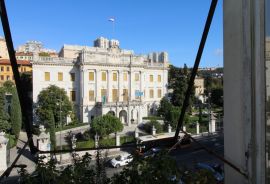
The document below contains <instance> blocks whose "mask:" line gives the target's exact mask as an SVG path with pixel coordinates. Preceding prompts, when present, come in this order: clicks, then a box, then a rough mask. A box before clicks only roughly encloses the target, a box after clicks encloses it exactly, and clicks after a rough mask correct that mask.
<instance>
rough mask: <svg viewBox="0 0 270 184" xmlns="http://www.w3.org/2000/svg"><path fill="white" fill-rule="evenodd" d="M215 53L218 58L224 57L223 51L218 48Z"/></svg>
mask: <svg viewBox="0 0 270 184" xmlns="http://www.w3.org/2000/svg"><path fill="white" fill-rule="evenodd" d="M214 53H215V55H216V56H223V49H221V48H218V49H216V50H215V52H214Z"/></svg>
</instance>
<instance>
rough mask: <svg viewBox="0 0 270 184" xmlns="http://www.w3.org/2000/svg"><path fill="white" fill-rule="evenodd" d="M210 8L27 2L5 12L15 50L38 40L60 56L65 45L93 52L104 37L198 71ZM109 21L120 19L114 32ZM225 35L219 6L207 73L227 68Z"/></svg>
mask: <svg viewBox="0 0 270 184" xmlns="http://www.w3.org/2000/svg"><path fill="white" fill-rule="evenodd" d="M75 2H76V3H75ZM210 3H211V1H210V0H203V1H201V0H170V1H168V0H167V1H166V0H136V1H135V0H133V1H132V0H130V1H127V0H91V1H89V0H77V1H74V0H56V1H55V0H54V1H53V0H47V1H36V0H24V1H6V6H7V10H8V16H9V21H10V26H11V30H12V36H13V41H14V45H15V47H17V46H18V45H20V44H23V43H25V42H26V41H27V40H38V41H41V42H43V44H44V46H45V47H46V48H52V49H55V50H57V51H59V50H60V48H61V47H62V45H63V44H78V45H90V46H92V44H93V40H94V39H95V38H97V37H99V36H104V37H107V38H109V39H111V38H116V39H118V40H119V41H120V47H121V48H123V49H132V50H134V51H135V53H137V54H141V53H142V54H144V53H148V52H152V51H167V52H168V53H169V58H170V61H171V63H172V64H174V65H176V66H183V65H184V63H186V64H187V65H188V66H193V63H194V59H195V57H196V52H197V49H198V46H199V42H200V39H201V35H202V31H203V27H204V24H205V20H206V17H207V13H208V10H209V6H210ZM110 17H115V30H114V32H113V26H112V23H111V22H109V21H108V18H110ZM222 29H223V28H222V1H221V0H220V1H219V3H218V7H217V10H216V13H215V15H214V19H213V22H212V26H211V29H210V32H209V37H208V40H207V42H206V47H205V51H204V53H203V57H202V60H201V66H202V67H205V66H208V67H209V66H222V65H223V51H222V50H223V40H222V36H223V32H222V31H223V30H222ZM1 34H2V33H1ZM2 35H3V34H2Z"/></svg>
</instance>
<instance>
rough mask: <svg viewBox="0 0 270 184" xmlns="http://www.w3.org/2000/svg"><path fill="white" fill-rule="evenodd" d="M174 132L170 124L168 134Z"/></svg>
mask: <svg viewBox="0 0 270 184" xmlns="http://www.w3.org/2000/svg"><path fill="white" fill-rule="evenodd" d="M171 132H172V126H171V125H170V124H168V133H171Z"/></svg>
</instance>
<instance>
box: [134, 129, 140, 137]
mask: <svg viewBox="0 0 270 184" xmlns="http://www.w3.org/2000/svg"><path fill="white" fill-rule="evenodd" d="M134 134H135V135H134V136H135V138H138V137H139V131H138V128H135V132H134Z"/></svg>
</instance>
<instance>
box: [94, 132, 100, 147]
mask: <svg viewBox="0 0 270 184" xmlns="http://www.w3.org/2000/svg"><path fill="white" fill-rule="evenodd" d="M98 142H99V135H98V134H96V135H95V148H98Z"/></svg>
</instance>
